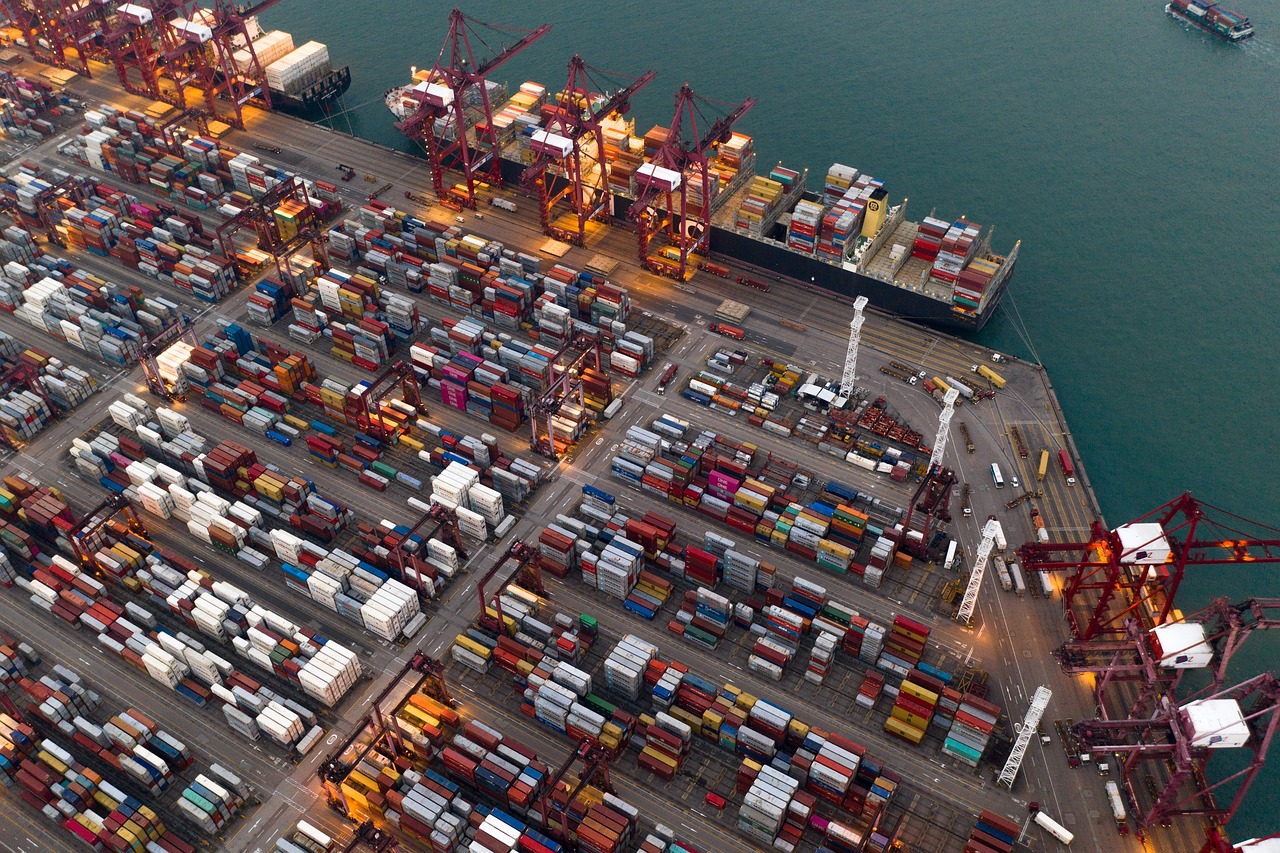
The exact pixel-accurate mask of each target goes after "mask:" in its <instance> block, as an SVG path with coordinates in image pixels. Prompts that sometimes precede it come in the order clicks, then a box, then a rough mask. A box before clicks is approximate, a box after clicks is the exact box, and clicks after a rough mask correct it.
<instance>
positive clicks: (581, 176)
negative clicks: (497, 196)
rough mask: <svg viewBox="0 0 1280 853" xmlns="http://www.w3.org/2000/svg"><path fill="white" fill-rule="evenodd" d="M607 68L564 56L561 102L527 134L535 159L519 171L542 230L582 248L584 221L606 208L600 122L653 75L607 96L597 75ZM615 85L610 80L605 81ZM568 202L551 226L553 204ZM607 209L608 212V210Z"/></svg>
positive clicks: (619, 110) (622, 108)
mask: <svg viewBox="0 0 1280 853" xmlns="http://www.w3.org/2000/svg"><path fill="white" fill-rule="evenodd" d="M606 74H607V75H608V76H609V77H610V78H614V79H616V78H619V75H616V74H612V73H611V72H605V71H601V70H600V69H598V68H592V67H591V66H590V65H587V63H586V62H584V61H583V59H582V57H581V56H579V55H577V54H574V56H573V59H571V60H569V82H568V83H566V84H565V87H564V91H563V92H562V93H561V95H560V97H561V98H562V99H563V102H562V103H561V104H560V105H559V106H558V108H557V109H556V111H555V113H554V114H553V115H552V117H551V118H550V119H549V120H548V121H547V122H546V124H545V125H544V126H543V128H542V129H541V130H538V131H536V132H535V133H534V134H533V138H532V140H531V141H530V147H531V148H532V149H533V151H534V152H535V153H536V154H537V159H536V160H534V161H533V163H532V164H531V165H530V166H529V167H528V168H527V169H525V170H524V174H522V175H521V177H520V180H521V182H522V183H523V184H524V185H525V186H526V187H528V188H530V189H536V190H537V191H538V216H539V219H540V221H541V222H542V230H543V231H544V232H546V233H547V234H548V235H550V236H552V237H556V238H559V239H561V240H567V241H568V242H570V243H573V244H574V245H577V246H585V245H586V240H587V222H588V221H590V220H591V219H594V218H595V217H597V216H599V215H600V214H601V213H604V212H606V209H607V208H609V207H610V202H611V200H612V195H611V194H610V192H609V162H608V160H607V158H606V156H605V144H604V129H603V127H602V124H603V122H604V121H605V120H606V119H609V118H612V117H615V116H622V115H624V114H626V113H627V112H628V111H630V109H631V97H632V96H633V95H634V94H635V93H636V92H639V91H640V90H641V89H643V88H644V87H645V86H647V85H649V83H650V82H651V81H652V80H653V78H654V77H656V76H657V74H656V73H655V72H653V71H646V72H645V73H644V74H641V75H640V76H639V77H627V78H624V79H626V80H627V81H628V82H626V83H624V84H623V85H622V86H621V88H618V89H617V90H616V91H614V92H613V94H612V95H609V94H597V93H601V92H605V91H606V87H605V86H602V85H601V82H600V81H599V79H598V78H600V77H603V76H604V75H606ZM611 85H616V83H611ZM562 201H566V202H568V206H569V210H568V214H567V217H568V219H569V220H570V221H569V222H567V223H566V224H565V225H563V226H562V225H559V224H557V220H556V216H555V207H556V205H557V204H559V203H560V202H562ZM608 212H612V211H608Z"/></svg>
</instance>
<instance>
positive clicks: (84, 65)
mask: <svg viewBox="0 0 1280 853" xmlns="http://www.w3.org/2000/svg"><path fill="white" fill-rule="evenodd" d="M0 9H3V10H4V13H5V15H6V16H7V17H8V18H9V20H11V21H13V23H14V25H15V26H16V27H17V28H18V29H19V30H21V31H22V37H23V38H25V39H26V40H27V44H28V46H29V47H30V49H31V54H32V56H34V57H35V58H36V59H37V60H38V61H40V62H43V63H45V64H47V65H54V66H57V67H59V68H69V69H71V70H72V71H75V72H76V73H78V74H82V75H84V76H85V77H88V76H90V74H89V58H90V52H91V51H92V50H93V49H94V47H95V45H96V42H97V39H98V38H99V37H100V36H101V35H102V29H103V20H104V18H105V15H106V11H107V7H106V6H105V5H104V4H103V3H102V2H95V0H3V3H0Z"/></svg>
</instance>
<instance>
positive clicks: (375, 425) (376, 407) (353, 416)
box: [343, 361, 426, 442]
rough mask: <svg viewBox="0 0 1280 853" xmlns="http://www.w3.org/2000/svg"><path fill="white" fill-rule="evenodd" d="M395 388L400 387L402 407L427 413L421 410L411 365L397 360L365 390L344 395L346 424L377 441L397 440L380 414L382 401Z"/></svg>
mask: <svg viewBox="0 0 1280 853" xmlns="http://www.w3.org/2000/svg"><path fill="white" fill-rule="evenodd" d="M397 386H398V387H399V388H400V399H401V400H402V401H404V403H405V404H407V405H409V406H411V407H413V409H414V411H415V413H416V414H426V412H425V411H424V410H423V409H422V395H421V389H420V388H419V387H418V377H417V374H415V373H414V371H413V365H412V364H410V363H409V362H407V361H397V362H395V363H393V364H392V365H391V366H390V367H388V368H387V369H386V370H384V371H383V372H382V373H381V374H380V375H379V376H378V377H377V378H376V379H374V380H373V382H371V383H369V384H368V385H366V386H364V388H362V389H360V390H359V391H357V390H356V389H355V388H353V389H352V390H350V391H348V392H347V397H346V399H345V400H344V401H343V414H344V415H346V418H347V423H349V424H352V425H353V426H355V428H356V429H358V430H359V431H360V432H363V433H366V434H368V435H371V436H373V437H374V438H376V439H378V441H383V442H389V441H392V440H393V439H395V438H397V437H398V432H397V429H398V428H397V427H396V426H394V425H393V424H389V423H388V422H387V419H386V418H385V417H384V416H383V412H382V403H383V401H384V400H386V399H387V398H389V397H390V396H391V392H392V391H393V390H395V388H396V387H397ZM357 387H358V386H357ZM406 414H408V413H407V411H406Z"/></svg>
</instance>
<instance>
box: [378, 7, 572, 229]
mask: <svg viewBox="0 0 1280 853" xmlns="http://www.w3.org/2000/svg"><path fill="white" fill-rule="evenodd" d="M481 28H484V29H483V30H482V29H481ZM486 31H487V32H486ZM550 31H551V25H550V24H543V25H542V26H540V27H538V28H537V29H533V30H522V29H516V28H514V27H503V26H495V25H493V24H485V23H483V22H481V21H477V20H475V19H474V18H471V17H469V16H467V15H464V14H463V13H462V12H461V10H459V9H456V8H455V9H454V10H453V11H452V12H450V13H449V30H448V33H447V34H446V35H445V39H444V45H443V46H442V47H441V48H440V53H439V55H438V56H437V57H436V61H435V64H434V65H432V66H431V70H430V71H429V72H427V74H426V75H425V79H424V80H422V81H421V82H419V83H418V84H417V85H415V86H414V87H413V89H412V90H411V95H412V97H413V98H415V99H416V100H417V101H418V107H417V109H416V110H415V111H414V112H413V113H412V114H411V115H409V116H408V117H407V118H405V119H403V120H402V121H400V122H398V123H397V124H396V127H397V128H398V129H399V130H400V132H401V133H403V134H404V135H405V136H406V137H408V138H409V139H412V140H414V141H415V142H420V143H421V144H422V145H423V147H425V148H426V150H427V161H428V162H429V163H430V164H431V181H432V185H433V187H434V189H435V192H436V196H437V197H439V198H440V199H444V198H446V196H448V197H451V198H452V199H453V200H454V201H456V202H458V203H459V204H463V205H465V206H467V207H470V208H475V206H476V188H477V185H478V184H480V183H484V182H489V183H493V184H501V183H502V162H501V157H500V155H501V141H500V140H499V138H498V133H497V130H496V129H495V128H494V126H493V113H494V109H493V108H494V104H493V103H491V101H490V94H491V89H490V84H489V83H488V81H487V80H486V79H485V78H486V76H487V75H489V74H491V73H492V72H494V71H497V70H498V68H500V67H501V66H502V65H503V64H504V63H506V62H507V60H509V59H511V57H513V56H515V55H516V54H517V53H519V52H520V51H522V50H524V49H525V48H526V47H528V46H529V45H531V44H533V43H534V42H535V41H537V40H538V39H540V38H542V37H543V36H545V35H546V34H547V33H549V32H550ZM495 35H496V36H498V37H500V38H509V37H511V36H518V38H517V39H516V41H515V42H514V43H513V44H512V45H511V46H510V47H506V46H503V45H499V46H498V48H497V49H496V51H495V50H494V48H493V47H492V46H491V45H490V44H489V42H488V41H486V37H488V38H494V36H495ZM476 47H481V48H484V49H485V50H487V51H492V52H493V56H492V58H490V59H486V60H484V61H482V62H481V61H478V60H477V59H476V53H475V48H476ZM441 121H442V126H439V127H438V126H437V122H441ZM451 167H457V168H459V169H460V170H461V171H462V174H463V177H464V179H465V185H461V186H459V187H457V188H455V189H454V190H453V191H449V192H446V190H445V186H444V170H445V169H446V168H451Z"/></svg>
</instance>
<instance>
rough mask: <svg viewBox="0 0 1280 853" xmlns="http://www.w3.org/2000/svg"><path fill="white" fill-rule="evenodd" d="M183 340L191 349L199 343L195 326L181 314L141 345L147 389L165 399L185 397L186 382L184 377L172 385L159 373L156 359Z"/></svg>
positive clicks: (181, 398) (143, 372)
mask: <svg viewBox="0 0 1280 853" xmlns="http://www.w3.org/2000/svg"><path fill="white" fill-rule="evenodd" d="M179 340H181V341H185V342H186V343H187V345H188V346H190V347H191V348H192V349H194V348H196V347H198V346H199V345H200V343H199V341H197V340H196V333H195V327H194V326H192V324H191V322H190V319H189V318H188V317H186V316H183V317H182V318H181V319H179V320H176V321H174V323H173V325H171V326H169V328H167V329H165V330H164V331H162V332H161V333H160V334H158V335H156V336H155V337H154V338H152V339H151V340H149V341H147V342H146V343H145V344H143V345H142V375H143V378H144V379H146V382H147V390H148V391H150V392H151V393H152V394H155V395H156V396H157V397H161V398H163V399H165V400H176V401H179V402H180V401H182V400H184V399H186V391H187V384H186V379H185V377H184V378H183V379H182V380H181V381H180V382H178V383H177V384H176V385H174V386H173V387H170V384H169V383H168V382H166V381H165V378H164V377H163V376H161V375H160V364H159V362H158V361H157V360H156V359H157V358H158V357H159V356H160V353H162V352H164V350H165V349H167V348H168V347H169V346H171V345H172V344H174V343H176V342H178V341H179Z"/></svg>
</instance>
